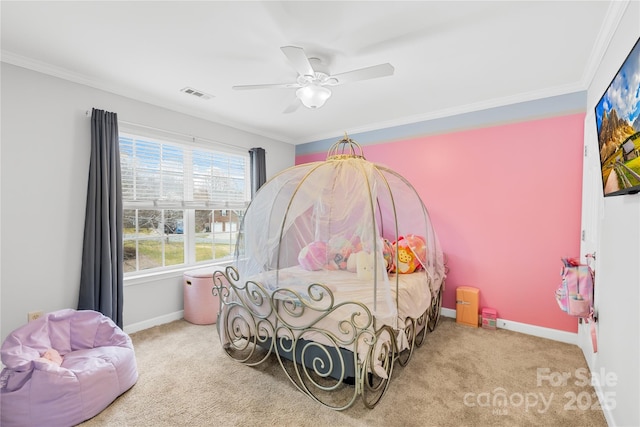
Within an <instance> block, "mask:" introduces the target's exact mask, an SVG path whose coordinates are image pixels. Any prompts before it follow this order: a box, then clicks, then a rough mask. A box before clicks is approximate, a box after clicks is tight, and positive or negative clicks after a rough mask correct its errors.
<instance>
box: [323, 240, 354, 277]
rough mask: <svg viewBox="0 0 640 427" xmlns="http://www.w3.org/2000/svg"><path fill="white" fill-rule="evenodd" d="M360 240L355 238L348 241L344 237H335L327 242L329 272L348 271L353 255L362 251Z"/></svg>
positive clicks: (327, 266) (327, 267)
mask: <svg viewBox="0 0 640 427" xmlns="http://www.w3.org/2000/svg"><path fill="white" fill-rule="evenodd" d="M361 248H362V245H361V244H360V238H359V237H358V236H353V237H351V238H350V239H347V238H345V237H343V236H333V237H331V238H330V239H329V241H328V242H327V254H328V256H327V265H326V269H327V270H348V269H349V258H350V256H351V254H353V253H356V252H358V251H360V249H361ZM352 263H353V260H352Z"/></svg>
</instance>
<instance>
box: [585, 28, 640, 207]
mask: <svg viewBox="0 0 640 427" xmlns="http://www.w3.org/2000/svg"><path fill="white" fill-rule="evenodd" d="M596 126H597V128H598V147H599V149H600V166H601V170H602V188H603V189H604V195H605V196H618V195H621V194H631V193H638V192H640V38H639V39H638V40H637V41H636V44H635V45H634V46H633V49H631V52H630V53H629V55H628V56H627V58H626V59H625V60H624V62H623V63H622V66H621V67H620V69H619V70H618V72H617V73H616V75H615V76H614V77H613V80H612V81H611V83H610V84H609V87H608V88H607V90H606V92H605V93H604V95H602V98H600V102H598V104H597V105H596Z"/></svg>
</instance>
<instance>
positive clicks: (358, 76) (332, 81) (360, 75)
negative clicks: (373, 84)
mask: <svg viewBox="0 0 640 427" xmlns="http://www.w3.org/2000/svg"><path fill="white" fill-rule="evenodd" d="M393 71H394V68H393V65H391V64H389V63H386V64H380V65H374V66H372V67H366V68H360V69H359V70H353V71H347V72H346V73H341V74H334V75H332V76H331V77H330V78H329V80H328V82H327V84H328V85H331V86H336V85H341V84H344V83H350V82H356V81H358V80H368V79H376V78H378V77H386V76H391V75H393Z"/></svg>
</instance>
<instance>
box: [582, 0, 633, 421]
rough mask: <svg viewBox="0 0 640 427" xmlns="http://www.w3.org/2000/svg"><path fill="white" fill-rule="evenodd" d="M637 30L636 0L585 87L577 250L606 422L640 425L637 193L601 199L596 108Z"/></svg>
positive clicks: (589, 355) (585, 346)
mask: <svg viewBox="0 0 640 427" xmlns="http://www.w3.org/2000/svg"><path fill="white" fill-rule="evenodd" d="M639 35H640V3H639V2H635V1H634V2H630V3H629V5H628V8H627V10H626V11H625V14H624V16H623V17H622V20H621V21H620V25H619V26H618V29H617V31H616V33H615V35H614V37H613V38H612V40H611V43H610V45H609V47H608V49H607V52H606V54H605V56H604V58H603V60H602V62H601V64H600V66H599V68H598V70H597V72H596V74H595V76H594V78H593V80H592V82H591V85H590V86H589V90H588V100H587V102H588V104H587V111H589V113H588V114H587V116H586V119H585V145H586V146H587V151H588V153H589V155H588V156H587V157H586V158H585V167H584V187H583V229H584V230H585V239H584V240H583V242H582V248H581V253H582V255H583V256H584V255H585V254H587V253H593V252H595V253H596V262H595V272H596V282H595V309H596V312H597V315H598V323H597V333H598V352H597V353H595V354H594V353H593V350H592V347H591V340H590V335H589V326H588V325H581V327H580V330H579V342H580V346H581V347H582V350H583V352H584V353H585V357H586V359H587V362H588V363H589V366H590V368H591V371H592V374H593V375H595V377H596V378H597V379H598V380H599V382H598V384H596V390H597V392H598V393H599V395H600V400H601V402H602V403H603V404H604V403H606V402H611V403H612V405H611V407H606V406H605V407H603V409H604V411H605V416H606V418H607V421H608V423H609V425H611V426H638V425H640V405H638V402H640V370H639V365H640V351H639V348H640V346H639V345H638V343H639V341H640V314H639V313H640V291H639V288H640V268H639V267H640V194H635V195H626V196H616V197H607V198H604V197H602V184H601V178H600V175H599V174H600V169H599V161H598V158H597V156H598V142H597V139H596V138H597V136H596V130H595V119H594V113H593V109H594V107H595V105H596V104H597V102H598V101H599V99H600V97H601V96H602V94H603V93H604V91H605V90H606V88H607V86H608V85H609V83H610V82H611V79H612V78H613V76H614V75H615V74H616V72H617V71H618V68H619V67H620V65H622V62H623V61H624V59H625V58H626V56H627V55H628V53H629V52H630V51H631V48H632V47H633V45H634V43H635V42H636V40H637V39H638V36H639Z"/></svg>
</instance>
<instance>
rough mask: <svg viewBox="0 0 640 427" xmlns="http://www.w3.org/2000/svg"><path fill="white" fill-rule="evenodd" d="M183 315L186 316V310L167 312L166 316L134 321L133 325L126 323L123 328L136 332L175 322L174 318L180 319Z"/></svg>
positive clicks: (129, 331)
mask: <svg viewBox="0 0 640 427" xmlns="http://www.w3.org/2000/svg"><path fill="white" fill-rule="evenodd" d="M183 317H184V310H180V311H176V312H173V313H169V314H165V315H164V316H158V317H154V318H153V319H148V320H145V321H142V322H137V323H132V324H131V325H125V326H124V328H123V330H124V331H125V332H126V333H128V334H132V333H134V332H138V331H141V330H143V329H148V328H151V327H153V326H158V325H162V324H165V323H169V322H173V321H174V320H179V319H182V318H183Z"/></svg>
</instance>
